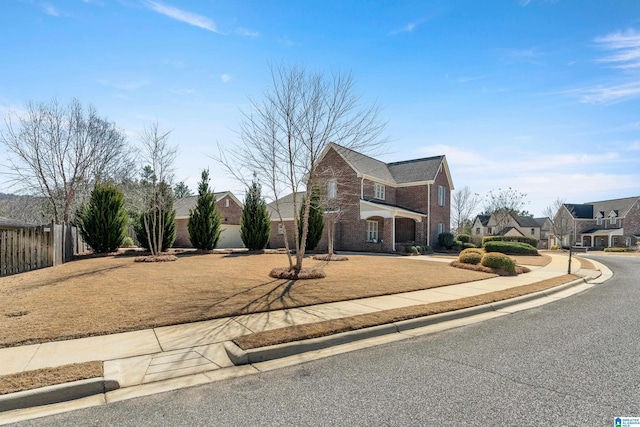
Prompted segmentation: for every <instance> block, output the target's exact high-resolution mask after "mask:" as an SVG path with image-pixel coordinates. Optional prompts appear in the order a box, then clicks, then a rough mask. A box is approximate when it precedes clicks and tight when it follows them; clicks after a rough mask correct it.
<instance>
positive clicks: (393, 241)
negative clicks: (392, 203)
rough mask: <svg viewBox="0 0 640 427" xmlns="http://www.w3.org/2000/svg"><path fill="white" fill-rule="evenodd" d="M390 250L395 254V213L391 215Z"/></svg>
mask: <svg viewBox="0 0 640 427" xmlns="http://www.w3.org/2000/svg"><path fill="white" fill-rule="evenodd" d="M391 248H392V249H393V251H394V252H395V250H396V211H395V210H393V211H392V213H391Z"/></svg>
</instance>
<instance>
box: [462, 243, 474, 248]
mask: <svg viewBox="0 0 640 427" xmlns="http://www.w3.org/2000/svg"><path fill="white" fill-rule="evenodd" d="M461 246H462V247H463V249H469V248H477V246H476V245H474V244H473V243H463V244H462V245H461Z"/></svg>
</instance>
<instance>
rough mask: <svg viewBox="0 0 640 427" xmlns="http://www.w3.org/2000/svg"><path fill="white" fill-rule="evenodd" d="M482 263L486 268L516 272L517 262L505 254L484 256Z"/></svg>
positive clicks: (490, 253) (491, 253)
mask: <svg viewBox="0 0 640 427" xmlns="http://www.w3.org/2000/svg"><path fill="white" fill-rule="evenodd" d="M480 263H481V264H482V265H484V266H485V267H489V268H496V269H499V270H505V271H508V272H509V273H515V271H516V262H515V261H514V260H513V259H511V258H509V257H508V256H506V255H505V254H502V253H498V252H488V253H486V254H484V255H483V256H482V260H481V261H480Z"/></svg>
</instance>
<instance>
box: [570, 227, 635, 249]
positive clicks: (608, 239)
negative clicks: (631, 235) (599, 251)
mask: <svg viewBox="0 0 640 427" xmlns="http://www.w3.org/2000/svg"><path fill="white" fill-rule="evenodd" d="M579 242H580V243H581V246H583V247H587V248H611V247H614V246H616V245H618V244H620V243H625V240H624V232H623V229H622V228H608V229H607V228H592V229H590V230H586V231H583V232H582V233H580V240H579Z"/></svg>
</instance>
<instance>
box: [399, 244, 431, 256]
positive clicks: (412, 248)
mask: <svg viewBox="0 0 640 427" xmlns="http://www.w3.org/2000/svg"><path fill="white" fill-rule="evenodd" d="M402 251H403V252H405V253H407V254H413V255H420V254H424V253H427V252H429V251H431V248H429V246H421V245H413V244H410V245H405V246H403V247H402Z"/></svg>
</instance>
